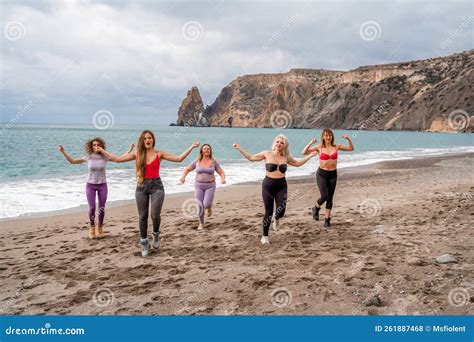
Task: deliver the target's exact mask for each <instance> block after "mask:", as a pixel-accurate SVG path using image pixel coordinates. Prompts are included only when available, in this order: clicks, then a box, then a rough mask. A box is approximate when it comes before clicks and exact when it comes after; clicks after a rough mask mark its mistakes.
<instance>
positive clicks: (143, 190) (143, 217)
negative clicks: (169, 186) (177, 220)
mask: <svg viewBox="0 0 474 342" xmlns="http://www.w3.org/2000/svg"><path fill="white" fill-rule="evenodd" d="M164 199H165V190H164V188H163V183H162V182H161V178H146V179H145V181H144V183H143V184H142V185H137V189H136V190H135V200H136V201H137V208H138V220H139V226H140V237H141V238H142V239H146V238H147V237H148V234H147V230H148V229H147V228H148V208H149V207H151V221H152V222H153V233H155V234H159V233H160V223H161V208H162V207H163V201H164ZM150 202H151V205H150Z"/></svg>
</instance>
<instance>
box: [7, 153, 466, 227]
mask: <svg viewBox="0 0 474 342" xmlns="http://www.w3.org/2000/svg"><path fill="white" fill-rule="evenodd" d="M465 155H467V156H469V155H474V153H469V152H467V153H466V152H459V153H455V154H452V153H451V154H442V155H437V156H422V157H420V158H419V159H430V158H438V157H439V158H456V157H460V156H465ZM404 160H415V159H413V158H409V157H407V158H399V159H392V160H385V161H380V162H375V163H371V164H365V165H357V166H348V167H342V168H338V174H339V176H342V175H343V174H345V173H348V172H357V171H363V170H372V169H374V168H377V167H378V165H380V164H384V163H392V162H398V161H404ZM315 173H316V170H315V171H314V172H312V173H311V174H309V175H304V176H294V177H288V178H287V180H288V182H289V183H290V182H296V183H297V182H300V181H307V180H308V179H309V178H311V179H312V180H313V181H314V176H315ZM257 184H261V181H247V182H242V183H236V184H232V185H228V186H225V187H222V188H221V189H223V188H232V187H238V186H250V185H257ZM165 191H166V184H165ZM217 191H220V189H216V192H217ZM192 194H194V191H184V192H176V193H170V194H166V198H174V197H186V198H187V197H189V196H190V195H192ZM166 198H165V201H166ZM134 205H135V200H134V199H129V200H117V201H107V207H106V208H107V211H109V210H110V209H113V208H120V207H129V206H134ZM87 210H88V208H87V204H81V205H80V206H78V207H73V208H67V209H60V210H53V211H44V212H37V213H31V214H26V215H22V216H18V217H6V218H1V219H0V224H4V223H6V222H10V221H23V220H34V219H37V218H47V217H52V216H62V215H69V214H77V213H83V214H84V213H87Z"/></svg>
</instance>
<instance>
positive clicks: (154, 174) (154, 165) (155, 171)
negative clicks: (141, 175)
mask: <svg viewBox="0 0 474 342" xmlns="http://www.w3.org/2000/svg"><path fill="white" fill-rule="evenodd" d="M158 177H160V157H159V156H158V153H157V154H156V158H155V159H154V160H153V161H152V162H151V163H150V164H146V165H145V178H158Z"/></svg>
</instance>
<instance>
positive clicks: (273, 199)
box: [233, 134, 317, 244]
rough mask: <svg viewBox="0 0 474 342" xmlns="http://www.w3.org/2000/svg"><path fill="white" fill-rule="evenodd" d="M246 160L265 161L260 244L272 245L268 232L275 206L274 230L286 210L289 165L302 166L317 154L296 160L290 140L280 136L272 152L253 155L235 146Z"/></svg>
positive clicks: (277, 137)
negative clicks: (291, 150) (291, 149)
mask: <svg viewBox="0 0 474 342" xmlns="http://www.w3.org/2000/svg"><path fill="white" fill-rule="evenodd" d="M233 146H234V148H235V149H237V150H238V151H239V152H240V153H241V154H242V155H243V156H244V157H245V158H246V159H248V160H250V161H260V160H265V170H266V172H265V179H264V180H263V182H262V197H263V204H264V206H265V215H264V217H263V236H262V239H261V240H260V242H261V243H262V244H266V243H270V241H269V240H268V231H269V230H270V223H271V222H272V216H273V205H274V203H275V205H276V210H275V219H274V220H273V230H275V231H276V230H277V229H278V220H279V219H280V218H282V217H283V215H284V214H285V209H286V199H287V188H288V187H287V184H286V179H285V173H286V169H287V165H291V166H296V167H299V166H302V165H304V164H305V163H306V162H307V161H308V160H310V159H311V158H312V157H314V156H315V155H317V153H311V154H310V155H309V156H307V157H305V158H302V159H295V158H293V157H292V156H291V155H290V149H289V144H288V139H287V138H286V137H285V136H284V135H283V134H279V135H277V136H276V137H275V139H273V145H272V150H271V151H262V152H260V153H257V154H254V155H251V154H250V153H248V152H247V151H245V150H244V149H243V148H242V147H240V146H239V145H238V144H234V145H233Z"/></svg>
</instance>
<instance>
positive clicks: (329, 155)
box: [319, 150, 337, 160]
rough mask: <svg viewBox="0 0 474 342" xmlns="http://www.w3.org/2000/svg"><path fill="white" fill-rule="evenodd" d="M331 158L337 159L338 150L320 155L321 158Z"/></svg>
mask: <svg viewBox="0 0 474 342" xmlns="http://www.w3.org/2000/svg"><path fill="white" fill-rule="evenodd" d="M329 159H337V150H336V151H335V152H334V153H331V154H327V153H324V152H323V153H321V154H320V155H319V160H329Z"/></svg>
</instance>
